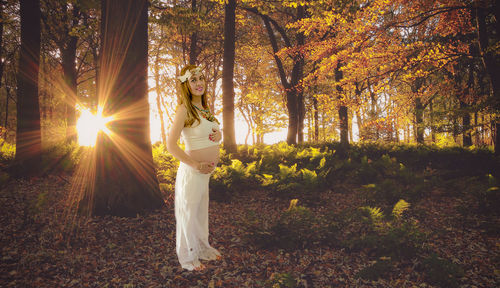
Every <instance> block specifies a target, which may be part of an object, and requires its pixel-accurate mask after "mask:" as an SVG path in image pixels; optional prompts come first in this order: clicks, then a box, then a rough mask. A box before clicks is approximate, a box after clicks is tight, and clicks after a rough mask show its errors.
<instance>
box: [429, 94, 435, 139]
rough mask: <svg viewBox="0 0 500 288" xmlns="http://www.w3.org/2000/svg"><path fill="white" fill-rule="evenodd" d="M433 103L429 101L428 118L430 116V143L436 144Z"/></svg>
mask: <svg viewBox="0 0 500 288" xmlns="http://www.w3.org/2000/svg"><path fill="white" fill-rule="evenodd" d="M432 102H433V101H432V100H430V102H429V116H430V121H431V141H432V143H436V128H435V127H434V126H435V123H434V105H433V103H432Z"/></svg>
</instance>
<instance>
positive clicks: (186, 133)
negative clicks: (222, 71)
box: [167, 65, 222, 271]
mask: <svg viewBox="0 0 500 288" xmlns="http://www.w3.org/2000/svg"><path fill="white" fill-rule="evenodd" d="M178 79H179V81H180V93H179V94H180V95H179V106H178V107H177V111H176V113H175V118H174V121H173V123H172V126H171V128H170V131H169V135H168V140H167V149H168V151H169V152H170V153H171V154H172V155H173V156H174V157H175V158H177V159H178V160H179V161H180V165H179V169H178V170H177V176H176V179H175V219H176V252H177V257H178V258H179V262H180V264H181V266H182V268H184V269H187V270H190V271H192V270H203V269H204V268H205V266H204V265H203V264H201V263H200V261H199V260H200V259H201V260H215V259H218V258H219V257H220V253H219V251H217V250H216V249H214V248H212V247H211V246H210V244H209V243H208V180H209V178H210V174H211V173H212V172H213V170H214V169H215V167H216V166H217V163H218V161H219V141H220V140H221V138H222V135H221V132H220V129H219V122H218V121H217V119H215V117H214V116H213V115H212V114H211V113H210V110H209V108H208V105H207V94H206V89H207V83H206V81H205V78H204V76H203V73H202V72H201V69H200V68H199V67H196V66H194V65H188V66H186V67H184V68H183V69H182V70H181V76H179V77H178ZM181 136H182V140H183V142H184V144H185V151H183V150H182V149H181V148H180V147H179V146H178V145H177V141H178V140H179V138H180V137H181Z"/></svg>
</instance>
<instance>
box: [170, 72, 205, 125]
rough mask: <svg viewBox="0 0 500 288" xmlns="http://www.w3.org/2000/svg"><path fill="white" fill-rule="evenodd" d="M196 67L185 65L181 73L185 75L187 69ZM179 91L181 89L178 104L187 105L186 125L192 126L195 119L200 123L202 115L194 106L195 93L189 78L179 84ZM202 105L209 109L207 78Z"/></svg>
mask: <svg viewBox="0 0 500 288" xmlns="http://www.w3.org/2000/svg"><path fill="white" fill-rule="evenodd" d="M196 68H197V66H195V65H187V66H184V68H182V69H181V73H180V75H184V74H185V73H186V71H187V70H189V71H192V70H194V69H196ZM178 91H179V93H178V94H179V95H178V98H177V100H178V104H179V105H184V106H186V109H187V119H186V122H184V127H191V126H192V125H193V123H194V121H195V120H196V121H198V123H200V122H201V120H200V116H199V115H198V112H197V111H196V108H194V105H193V102H192V101H193V94H192V93H191V88H190V87H189V79H188V80H187V81H184V82H182V83H180V84H179V89H178ZM201 105H202V106H203V109H208V101H207V81H206V80H205V92H203V95H201Z"/></svg>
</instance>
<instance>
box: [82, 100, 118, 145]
mask: <svg viewBox="0 0 500 288" xmlns="http://www.w3.org/2000/svg"><path fill="white" fill-rule="evenodd" d="M111 120H113V116H109V117H103V116H102V109H99V110H98V111H97V114H92V112H90V110H88V109H82V113H81V115H80V118H78V121H77V122H76V130H77V131H78V144H79V145H80V146H90V147H92V146H94V145H95V143H96V141H97V134H99V131H103V132H104V133H106V134H110V132H111V131H110V130H109V129H108V127H106V125H107V124H108V123H109V122H110V121H111Z"/></svg>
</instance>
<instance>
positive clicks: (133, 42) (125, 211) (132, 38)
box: [80, 0, 164, 217]
mask: <svg viewBox="0 0 500 288" xmlns="http://www.w3.org/2000/svg"><path fill="white" fill-rule="evenodd" d="M101 5H102V6H101V8H102V25H101V29H102V31H101V37H102V40H101V43H102V50H101V53H100V57H101V58H100V63H101V65H100V67H101V69H100V74H99V84H100V87H98V91H99V106H100V107H103V115H104V116H108V115H111V116H114V117H116V118H115V120H113V121H112V122H111V123H110V124H109V125H108V127H109V130H110V131H111V133H110V134H109V135H108V134H106V133H104V132H101V133H99V136H98V139H97V143H96V147H95V149H96V172H95V174H96V179H95V190H94V193H87V194H86V195H85V197H84V199H83V201H82V203H81V204H82V205H81V206H80V207H81V208H82V210H81V212H86V213H89V214H91V215H116V216H126V217H134V216H136V215H137V214H142V213H144V212H146V211H150V210H153V209H157V208H161V207H163V206H164V202H163V199H162V196H161V193H160V189H159V184H158V180H157V178H156V173H155V170H154V166H153V157H152V149H151V140H150V135H149V133H150V132H149V105H148V99H147V90H148V89H147V73H148V72H147V71H148V70H147V67H148V54H147V53H148V42H147V41H148V38H147V37H148V34H147V33H148V31H147V29H148V28H147V27H148V26H147V21H148V10H147V7H148V6H147V5H148V2H147V0H103V1H102V2H101ZM90 192H91V191H90Z"/></svg>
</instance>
